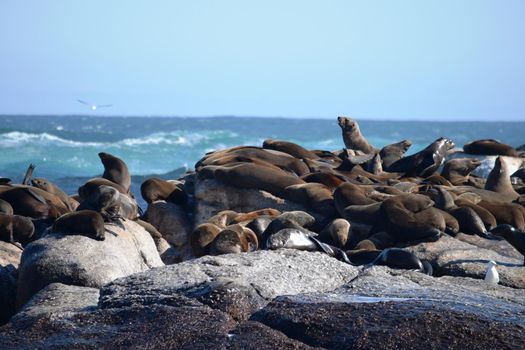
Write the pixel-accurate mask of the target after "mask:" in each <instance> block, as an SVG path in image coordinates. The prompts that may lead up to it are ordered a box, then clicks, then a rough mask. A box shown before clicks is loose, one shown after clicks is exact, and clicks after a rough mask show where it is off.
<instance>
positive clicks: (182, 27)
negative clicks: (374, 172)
mask: <svg viewBox="0 0 525 350" xmlns="http://www.w3.org/2000/svg"><path fill="white" fill-rule="evenodd" d="M524 14H525V1H520V0H516V1H511V0H505V1H483V0H473V1H468V0H462V1H457V0H455V1H416V0H414V1H408V0H407V1H402V0H401V1H373V0H372V1H98V0H91V1H44V0H42V1H16V0H4V1H2V2H0V114H18V113H20V114H83V113H86V114H95V115H103V114H111V115H180V116H212V115H241V116H285V117H326V118H334V117H335V116H337V115H341V114H348V115H352V116H355V117H357V118H361V119H366V118H369V119H429V120H430V119H431V120H460V119H461V120H525V98H524V97H523V92H524V91H525V67H524V64H525V46H524V45H523V42H524V41H523V40H524V38H525V21H524V20H523V16H524ZM77 98H80V99H85V100H88V101H93V102H95V103H99V104H104V103H113V104H114V106H113V107H111V108H108V109H104V110H98V111H96V112H91V111H90V110H89V109H88V108H86V106H83V105H81V104H79V103H78V102H76V99H77Z"/></svg>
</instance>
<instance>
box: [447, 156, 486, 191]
mask: <svg viewBox="0 0 525 350" xmlns="http://www.w3.org/2000/svg"><path fill="white" fill-rule="evenodd" d="M480 165H481V161H480V160H478V159H476V158H454V159H449V160H447V161H446V162H445V164H444V165H443V170H442V171H441V176H443V177H444V178H445V179H447V180H448V181H450V183H451V184H453V185H454V186H457V185H465V184H466V183H467V181H468V179H469V175H470V173H471V172H472V171H473V170H474V169H476V168H477V167H478V166H480Z"/></svg>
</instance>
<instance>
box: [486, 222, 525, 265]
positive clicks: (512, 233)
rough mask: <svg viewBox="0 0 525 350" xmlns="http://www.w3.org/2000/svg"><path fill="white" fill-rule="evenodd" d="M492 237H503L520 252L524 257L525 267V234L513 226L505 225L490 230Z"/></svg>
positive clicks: (524, 263)
mask: <svg viewBox="0 0 525 350" xmlns="http://www.w3.org/2000/svg"><path fill="white" fill-rule="evenodd" d="M489 234H490V235H493V236H496V237H503V238H504V239H505V240H506V241H507V242H509V243H510V245H512V246H513V247H514V248H516V250H517V251H518V252H520V253H521V254H522V255H524V261H523V265H524V266H525V232H523V231H520V230H516V229H515V228H514V227H513V226H511V225H507V224H503V225H498V226H496V227H494V228H493V229H492V230H490V233H489Z"/></svg>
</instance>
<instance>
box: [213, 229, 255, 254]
mask: <svg viewBox="0 0 525 350" xmlns="http://www.w3.org/2000/svg"><path fill="white" fill-rule="evenodd" d="M258 246H259V242H258V240H257V236H256V235H255V233H253V231H252V230H250V229H249V228H246V227H243V226H241V225H230V226H228V227H226V228H225V229H224V230H222V231H221V232H220V233H219V234H218V235H217V237H215V239H214V240H213V242H211V243H210V249H209V252H210V254H211V255H221V254H230V253H245V252H250V251H254V250H256V249H257V247H258Z"/></svg>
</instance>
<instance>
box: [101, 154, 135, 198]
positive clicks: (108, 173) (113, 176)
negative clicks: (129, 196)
mask: <svg viewBox="0 0 525 350" xmlns="http://www.w3.org/2000/svg"><path fill="white" fill-rule="evenodd" d="M98 156H99V157H100V160H101V161H102V164H103V165H104V174H102V177H103V178H104V179H107V180H109V181H112V182H114V183H116V184H119V185H120V186H122V187H123V188H124V190H125V191H126V192H125V193H129V188H130V186H131V176H130V175H129V170H128V166H127V165H126V163H124V161H123V160H122V159H120V158H117V157H115V156H114V155H111V154H109V153H105V152H100V153H99V154H98Z"/></svg>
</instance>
